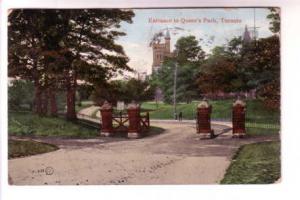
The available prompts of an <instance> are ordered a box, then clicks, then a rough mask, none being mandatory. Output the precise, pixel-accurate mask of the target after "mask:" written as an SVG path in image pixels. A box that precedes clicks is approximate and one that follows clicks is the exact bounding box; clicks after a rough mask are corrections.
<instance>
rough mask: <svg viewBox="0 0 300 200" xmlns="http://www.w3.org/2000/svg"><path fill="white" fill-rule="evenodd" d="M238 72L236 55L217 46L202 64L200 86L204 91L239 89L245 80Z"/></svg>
mask: <svg viewBox="0 0 300 200" xmlns="http://www.w3.org/2000/svg"><path fill="white" fill-rule="evenodd" d="M238 72H239V71H238V66H237V65H236V62H235V59H234V56H232V55H230V54H229V52H227V51H225V49H224V48H223V47H218V46H217V47H215V48H214V49H213V50H212V54H211V55H209V56H208V58H207V59H206V60H205V62H204V63H203V64H202V65H201V70H200V72H199V74H198V79H197V83H198V87H199V89H200V91H201V92H202V93H218V92H232V91H239V90H241V89H242V86H243V80H242V79H241V76H239V73H238Z"/></svg>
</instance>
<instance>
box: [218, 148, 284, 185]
mask: <svg viewBox="0 0 300 200" xmlns="http://www.w3.org/2000/svg"><path fill="white" fill-rule="evenodd" d="M280 166H281V165H280V142H263V143H256V144H248V145H244V146H242V147H241V148H240V149H239V150H238V152H237V154H236V155H235V156H234V158H233V160H232V162H231V164H230V166H229V168H228V169H227V171H226V174H225V176H224V178H223V180H222V181H221V184H269V183H274V182H275V181H276V180H278V179H279V178H280V174H281V173H280V168H281V167H280Z"/></svg>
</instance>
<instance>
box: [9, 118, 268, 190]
mask: <svg viewBox="0 0 300 200" xmlns="http://www.w3.org/2000/svg"><path fill="white" fill-rule="evenodd" d="M152 125H154V126H160V127H162V128H165V129H166V131H165V132H164V133H162V134H160V135H156V136H151V137H145V138H142V139H137V140H127V139H126V140H124V139H122V140H120V139H111V138H103V137H99V138H96V139H85V140H75V139H68V140H52V141H47V142H50V143H54V144H57V145H58V146H59V147H60V149H59V150H57V151H55V152H50V153H46V154H41V155H36V156H31V157H26V158H18V159H13V160H9V175H10V177H11V180H12V182H13V184H14V185H44V184H48V185H52V184H63V185H86V184H95V185H98V184H217V183H218V182H219V181H220V180H221V179H222V177H223V175H224V173H225V171H226V169H227V167H228V166H229V164H230V160H231V157H232V156H233V154H234V152H235V151H236V150H237V148H238V147H239V146H240V145H241V144H244V143H250V142H255V141H256V140H257V139H255V138H252V139H244V140H239V139H232V138H231V134H230V132H225V133H223V134H221V135H220V136H219V137H217V138H216V139H213V140H199V135H197V134H196V133H195V127H194V125H192V124H183V123H164V122H161V123H159V122H155V123H152ZM213 128H214V129H215V131H216V132H217V134H219V133H220V132H222V131H223V130H224V129H226V128H228V127H226V126H222V125H214V126H213ZM223 132H224V131H223ZM267 139H268V138H263V137H260V138H259V140H267ZM271 139H272V138H271Z"/></svg>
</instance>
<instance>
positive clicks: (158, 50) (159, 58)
mask: <svg viewBox="0 0 300 200" xmlns="http://www.w3.org/2000/svg"><path fill="white" fill-rule="evenodd" d="M152 49H153V63H152V73H153V72H156V71H157V70H158V69H159V68H160V67H161V65H162V63H163V61H164V59H165V57H171V56H172V54H171V37H170V32H169V30H167V31H166V34H165V37H164V43H160V40H157V41H155V42H154V43H153V44H152Z"/></svg>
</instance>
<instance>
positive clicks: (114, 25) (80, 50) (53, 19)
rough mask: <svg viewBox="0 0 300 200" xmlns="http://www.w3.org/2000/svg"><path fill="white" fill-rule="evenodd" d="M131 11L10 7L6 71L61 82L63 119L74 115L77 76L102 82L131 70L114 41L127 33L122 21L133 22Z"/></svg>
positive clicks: (41, 82)
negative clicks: (7, 66) (64, 103)
mask: <svg viewBox="0 0 300 200" xmlns="http://www.w3.org/2000/svg"><path fill="white" fill-rule="evenodd" d="M133 16H134V13H133V12H132V11H131V10H121V9H77V10H71V9H65V10H62V9H60V10H55V9H48V10H43V9H39V10H32V9H26V10H23V9H20V10H17V9H16V10H13V12H12V13H11V14H10V16H9V28H8V32H9V76H11V77H16V76H18V77H21V78H22V79H28V80H32V81H34V83H35V86H36V87H45V88H49V87H50V86H51V87H52V89H53V88H61V87H63V89H64V90H66V96H67V97H66V98H67V118H68V119H74V118H76V114H75V90H76V86H77V80H78V79H80V80H85V81H86V82H89V83H91V84H102V83H105V82H106V81H107V80H108V79H109V78H110V77H112V76H114V75H115V74H116V73H121V72H122V71H123V70H131V69H130V68H129V66H128V65H127V63H128V58H127V56H126V55H125V52H124V50H123V48H122V46H121V45H118V44H116V43H115V40H116V39H117V38H118V37H120V36H124V35H125V33H124V32H122V31H120V23H121V22H128V23H132V17H133ZM42 89H43V88H42ZM36 98H37V99H39V98H40V97H39V95H38V94H37V96H36ZM36 102H39V101H36ZM52 102H53V101H52ZM44 103H46V102H44ZM38 105H39V104H37V107H38Z"/></svg>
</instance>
